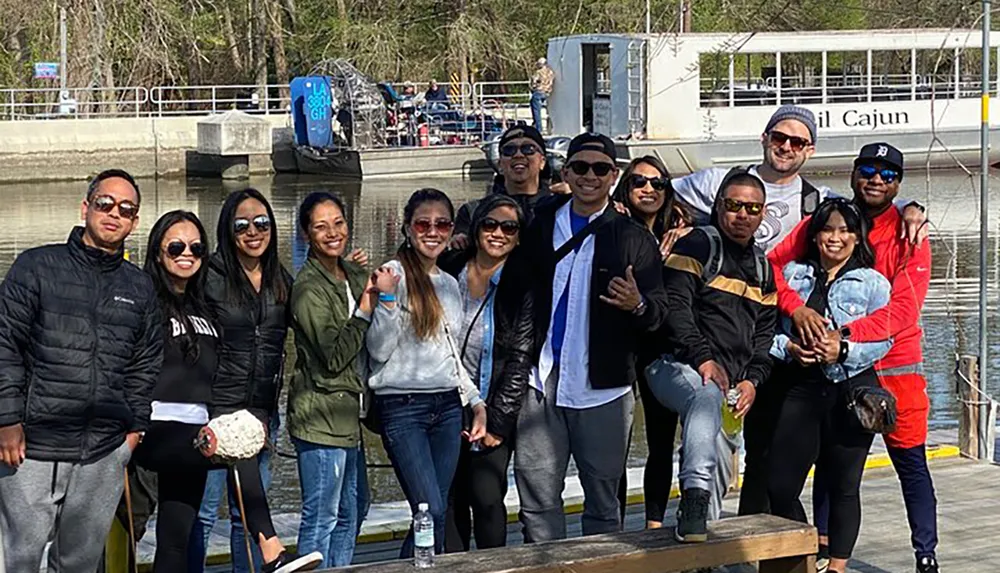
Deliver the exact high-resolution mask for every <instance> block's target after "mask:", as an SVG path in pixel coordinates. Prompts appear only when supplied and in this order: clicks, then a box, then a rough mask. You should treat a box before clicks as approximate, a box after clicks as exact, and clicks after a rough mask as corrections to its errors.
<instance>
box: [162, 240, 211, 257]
mask: <svg viewBox="0 0 1000 573" xmlns="http://www.w3.org/2000/svg"><path fill="white" fill-rule="evenodd" d="M185 249H191V255H192V256H193V257H194V258H196V259H200V258H202V257H204V256H205V245H203V244H201V243H200V242H199V243H191V244H190V245H189V244H187V243H185V242H184V241H170V242H169V243H168V244H167V255H168V256H169V257H170V258H171V259H176V258H178V257H180V256H181V255H183V254H184V250H185Z"/></svg>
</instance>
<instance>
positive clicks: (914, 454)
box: [768, 143, 938, 573]
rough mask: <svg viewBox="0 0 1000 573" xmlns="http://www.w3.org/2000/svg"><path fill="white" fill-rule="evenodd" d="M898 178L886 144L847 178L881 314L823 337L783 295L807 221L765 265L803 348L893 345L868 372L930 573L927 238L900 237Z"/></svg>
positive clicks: (899, 160) (899, 158)
mask: <svg viewBox="0 0 1000 573" xmlns="http://www.w3.org/2000/svg"><path fill="white" fill-rule="evenodd" d="M902 177H903V154H902V153H901V152H900V151H899V150H898V149H896V148H895V147H893V146H891V145H889V144H888V143H872V144H868V145H865V146H864V147H862V148H861V152H860V154H859V155H858V158H857V159H855V161H854V172H853V174H852V175H851V186H852V188H853V189H854V200H855V201H856V202H857V203H858V204H860V205H861V206H862V207H863V208H864V210H865V212H866V213H867V215H868V216H869V219H870V221H871V230H870V232H869V235H868V240H869V242H870V243H871V245H872V248H873V249H874V251H875V270H877V271H879V272H880V273H882V274H883V275H885V277H886V278H888V279H889V281H890V282H891V283H892V297H891V299H890V301H889V304H888V305H887V306H885V307H883V308H882V309H880V310H878V311H876V312H875V313H873V314H871V315H870V316H868V317H866V318H863V319H861V320H858V321H856V322H853V323H851V324H848V325H846V326H842V328H840V329H839V330H833V331H830V330H828V328H827V324H826V319H824V318H823V317H821V316H820V315H819V314H817V313H816V312H815V311H813V310H811V309H809V308H808V307H806V306H805V304H804V303H803V301H802V300H801V298H800V297H799V296H798V294H797V293H796V292H795V291H794V290H792V289H789V288H788V287H787V285H786V284H785V281H784V276H783V275H782V273H781V269H782V268H783V267H784V265H785V264H786V263H788V262H789V261H792V260H795V259H798V258H800V257H801V256H803V255H804V254H805V252H806V248H807V245H806V227H807V226H808V219H806V220H804V221H802V222H801V223H800V224H799V225H798V226H797V227H796V228H795V230H794V231H792V233H791V234H790V235H789V236H788V237H787V238H786V239H785V240H784V241H782V242H781V244H779V245H778V246H777V247H775V248H774V249H773V250H772V251H771V253H770V254H769V255H768V258H769V259H770V260H771V263H772V264H773V265H774V266H775V278H776V281H777V283H778V308H779V310H780V311H781V312H782V313H784V314H786V315H788V316H790V317H792V321H793V323H794V324H795V327H796V329H797V330H798V332H799V334H800V336H801V337H802V340H803V342H805V343H806V344H807V345H810V346H811V345H813V344H815V343H817V342H819V341H820V340H821V339H823V338H826V339H827V340H828V341H829V340H831V339H832V341H833V342H836V343H837V344H839V341H840V339H842V338H844V339H850V340H852V341H856V342H870V341H876V340H885V339H886V338H887V337H891V338H892V339H893V340H894V343H893V346H892V350H890V351H889V353H888V354H887V355H886V356H885V358H883V359H882V360H881V361H880V362H879V363H878V364H876V366H875V368H876V371H877V372H878V375H879V380H880V382H881V384H882V386H883V387H884V388H886V389H887V390H889V391H890V392H892V394H893V395H894V396H895V397H896V401H897V408H898V419H897V424H896V430H895V431H894V432H892V433H891V434H888V435H886V436H885V443H886V446H887V447H888V450H889V457H890V458H891V459H892V463H893V466H894V467H895V469H896V474H897V475H898V476H899V481H900V484H901V486H902V489H903V499H904V501H905V503H906V513H907V517H908V519H909V522H910V531H911V534H912V535H911V541H912V543H913V548H914V551H915V553H916V559H917V571H918V573H928V572H934V573H936V572H937V571H938V565H937V561H936V558H935V554H934V551H935V549H936V546H937V500H936V499H935V496H934V485H933V483H932V481H931V475H930V471H929V470H928V468H927V459H926V454H925V445H926V441H927V415H928V412H929V410H930V402H929V400H928V398H927V381H926V379H925V378H924V375H923V348H922V338H923V331H922V330H921V328H920V324H919V321H920V312H921V309H922V307H923V304H924V298H925V297H926V296H927V289H928V286H929V285H930V268H931V250H930V245H929V244H928V241H927V239H926V238H925V239H923V240H922V241H921V242H920V243H919V244H918V245H916V246H914V245H912V244H910V243H909V242H908V241H907V240H906V239H903V238H900V237H899V228H900V215H899V211H898V210H896V209H894V208H893V207H892V201H893V199H894V198H895V197H896V195H897V194H898V193H899V185H900V181H901V180H902ZM819 481H820V482H822V479H821V478H820V480H819ZM817 502H818V503H817V505H818V510H817V513H816V521H817V527H819V528H820V531H821V533H822V532H823V531H824V530H825V525H826V524H825V523H824V521H825V518H826V516H825V512H824V511H823V505H824V504H823V503H822V502H821V501H819V500H817Z"/></svg>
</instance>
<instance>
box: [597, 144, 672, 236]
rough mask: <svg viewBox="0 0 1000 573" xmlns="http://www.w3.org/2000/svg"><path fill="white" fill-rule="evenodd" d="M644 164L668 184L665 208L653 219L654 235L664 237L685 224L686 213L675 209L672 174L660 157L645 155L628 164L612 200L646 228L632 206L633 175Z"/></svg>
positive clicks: (664, 199) (664, 202)
mask: <svg viewBox="0 0 1000 573" xmlns="http://www.w3.org/2000/svg"><path fill="white" fill-rule="evenodd" d="M642 164H645V165H649V166H650V167H652V168H653V169H655V170H657V171H659V172H660V177H663V178H664V179H665V180H666V182H667V188H666V189H664V190H663V207H661V208H660V210H659V211H657V213H656V218H655V219H653V234H654V235H656V236H657V237H662V236H663V233H665V232H667V231H669V230H670V229H673V228H674V227H678V226H681V225H682V224H684V223H685V219H684V218H683V217H682V216H681V213H683V212H684V211H678V210H677V209H675V208H674V203H675V201H676V198H675V194H674V187H673V185H671V184H670V172H669V171H668V170H667V166H666V165H665V164H664V163H663V161H661V160H660V158H659V157H656V156H654V155H644V156H642V157H637V158H635V159H633V160H632V161H631V163H629V164H628V167H626V168H625V171H624V172H623V173H622V176H621V178H619V179H618V185H617V186H616V187H615V190H614V192H613V193H612V194H611V199H612V200H613V201H617V202H619V203H621V204H622V205H625V206H626V207H628V210H629V213H631V214H632V218H633V219H635V221H636V222H638V223H639V224H641V225H642V226H643V227H645V226H646V221H644V220H643V218H642V215H641V214H640V213H639V210H638V209H636V207H635V205H633V204H632V174H633V173H635V168H636V167H638V166H639V165H642Z"/></svg>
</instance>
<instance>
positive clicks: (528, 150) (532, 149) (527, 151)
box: [500, 143, 541, 157]
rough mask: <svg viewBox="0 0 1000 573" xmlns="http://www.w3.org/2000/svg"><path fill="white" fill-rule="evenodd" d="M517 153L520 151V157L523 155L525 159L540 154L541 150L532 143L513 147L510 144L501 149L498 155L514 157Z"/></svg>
mask: <svg viewBox="0 0 1000 573" xmlns="http://www.w3.org/2000/svg"><path fill="white" fill-rule="evenodd" d="M518 151H520V152H521V155H524V156H525V157H528V156H531V155H534V154H536V153H540V152H541V150H540V149H538V146H537V145H535V144H533V143H523V144H521V145H514V144H513V143H512V144H510V145H504V146H503V147H501V148H500V155H503V156H504V157H514V156H515V155H517V152H518Z"/></svg>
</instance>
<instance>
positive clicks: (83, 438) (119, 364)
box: [0, 227, 163, 463]
mask: <svg viewBox="0 0 1000 573" xmlns="http://www.w3.org/2000/svg"><path fill="white" fill-rule="evenodd" d="M161 323H162V321H161V317H160V305H159V304H158V302H157V300H156V294H155V292H154V291H153V284H152V282H151V281H150V279H149V276H148V275H146V273H144V272H142V270H140V269H139V268H138V267H136V266H135V265H132V264H130V263H127V262H125V260H124V259H123V258H122V253H121V252H118V253H114V254H109V253H105V252H104V251H101V250H98V249H95V248H92V247H88V246H86V245H84V243H83V228H82V227H77V228H76V229H74V230H73V232H72V233H71V234H70V236H69V240H68V241H67V242H66V243H65V244H61V245H47V246H44V247H38V248H35V249H31V250H28V251H25V252H24V253H22V254H21V256H19V257H18V258H17V260H16V261H15V262H14V266H12V267H11V269H10V271H9V272H8V273H7V276H6V278H5V279H4V281H3V284H2V285H0V426H9V425H13V424H18V423H23V424H24V435H25V440H26V442H27V456H28V457H29V458H31V459H35V460H46V461H61V462H84V463H86V462H90V461H93V460H97V459H100V458H102V457H104V456H105V455H107V454H108V453H110V452H112V451H113V450H114V449H115V448H117V447H118V446H120V445H121V443H122V441H123V440H124V438H125V433H126V432H129V431H141V430H145V429H146V425H147V424H148V423H149V410H150V396H151V394H152V392H153V386H154V385H155V384H156V378H157V375H158V374H159V371H160V364H161V362H162V360H163V342H162V326H161Z"/></svg>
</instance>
